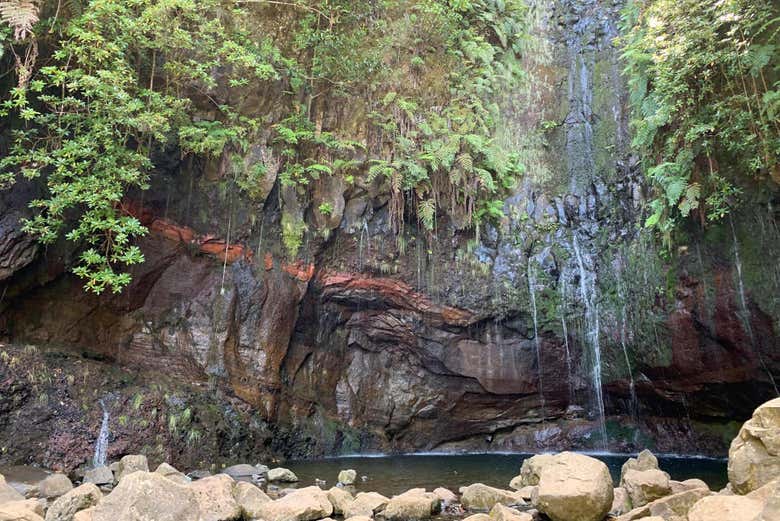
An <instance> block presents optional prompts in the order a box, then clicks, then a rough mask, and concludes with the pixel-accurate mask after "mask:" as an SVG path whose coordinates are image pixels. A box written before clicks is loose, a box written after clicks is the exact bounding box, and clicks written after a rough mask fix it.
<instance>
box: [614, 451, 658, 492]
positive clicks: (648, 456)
mask: <svg viewBox="0 0 780 521" xmlns="http://www.w3.org/2000/svg"><path fill="white" fill-rule="evenodd" d="M653 469H656V470H657V469H658V458H656V457H655V455H654V454H653V453H652V452H650V451H649V450H647V449H645V450H643V451H642V452H640V453H639V454H638V455H637V457H636V458H628V460H626V462H625V463H623V467H622V468H621V469H620V486H621V487H622V486H623V479H624V478H625V475H626V472H627V471H629V470H653Z"/></svg>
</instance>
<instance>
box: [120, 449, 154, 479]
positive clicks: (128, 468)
mask: <svg viewBox="0 0 780 521" xmlns="http://www.w3.org/2000/svg"><path fill="white" fill-rule="evenodd" d="M138 471H142V472H149V461H148V460H147V459H146V456H144V455H143V454H128V455H127V456H125V457H123V458H122V459H121V460H119V463H118V465H117V466H116V472H114V475H115V476H116V481H117V482H119V481H122V478H124V477H125V476H129V475H130V474H132V473H133V472H138Z"/></svg>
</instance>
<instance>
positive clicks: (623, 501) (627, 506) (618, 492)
mask: <svg viewBox="0 0 780 521" xmlns="http://www.w3.org/2000/svg"><path fill="white" fill-rule="evenodd" d="M629 510H631V498H629V497H628V492H626V489H624V488H623V487H615V489H614V490H613V491H612V507H611V508H610V509H609V513H610V514H612V515H613V516H619V515H621V514H625V513H626V512H628V511H629Z"/></svg>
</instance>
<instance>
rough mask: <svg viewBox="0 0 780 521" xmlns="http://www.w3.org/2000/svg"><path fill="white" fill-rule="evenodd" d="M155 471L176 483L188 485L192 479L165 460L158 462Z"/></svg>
mask: <svg viewBox="0 0 780 521" xmlns="http://www.w3.org/2000/svg"><path fill="white" fill-rule="evenodd" d="M155 472H156V473H157V474H160V475H161V476H165V477H166V478H168V479H170V480H171V481H173V482H174V483H178V484H179V485H188V484H189V483H190V482H191V481H192V479H190V478H188V477H187V476H185V475H184V474H182V473H181V472H179V471H178V470H176V469H175V468H174V467H173V466H172V465H169V464H167V463H165V462H163V463H160V464H159V465H158V466H157V468H156V469H155Z"/></svg>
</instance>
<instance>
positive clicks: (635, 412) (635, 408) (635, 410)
mask: <svg viewBox="0 0 780 521" xmlns="http://www.w3.org/2000/svg"><path fill="white" fill-rule="evenodd" d="M621 300H622V297H621ZM620 347H622V348H623V357H624V358H625V359H626V369H627V370H628V390H629V393H630V396H631V403H630V412H631V417H632V418H634V420H638V419H639V400H638V399H637V397H636V385H635V383H634V373H633V371H631V361H630V360H629V358H628V348H626V305H625V304H623V308H622V310H621V324H620Z"/></svg>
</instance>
